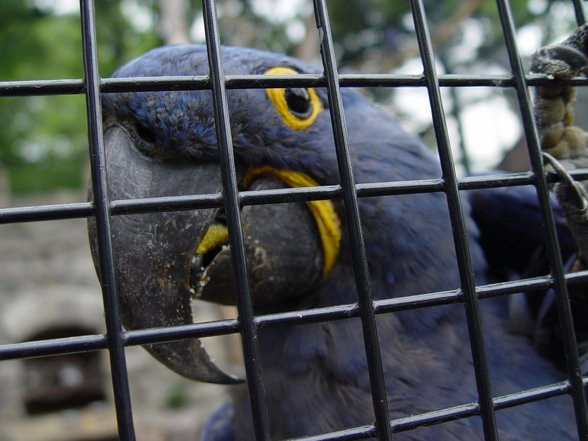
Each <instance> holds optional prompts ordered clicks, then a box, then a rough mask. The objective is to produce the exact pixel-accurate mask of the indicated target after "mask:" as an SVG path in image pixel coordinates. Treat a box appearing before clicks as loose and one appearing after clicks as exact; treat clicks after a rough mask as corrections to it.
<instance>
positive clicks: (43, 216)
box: [0, 0, 588, 441]
mask: <svg viewBox="0 0 588 441" xmlns="http://www.w3.org/2000/svg"><path fill="white" fill-rule="evenodd" d="M572 1H573V4H574V10H575V14H576V20H577V22H578V24H582V23H584V21H585V17H584V13H583V9H582V5H581V0H572ZM410 2H411V7H412V12H413V18H414V23H415V28H416V33H417V38H418V43H419V48H420V51H421V58H422V61H423V66H424V74H423V75H357V74H347V75H344V74H341V75H339V73H338V72H337V65H336V62H335V56H334V50H333V41H332V36H331V30H330V24H329V18H328V14H327V8H326V3H325V0H315V1H314V8H315V17H316V24H317V27H318V29H319V34H320V35H321V43H320V44H321V55H322V61H323V66H324V74H322V75H315V74H304V75H298V76H297V77H296V78H287V77H284V76H279V75H275V76H274V75H272V76H266V75H245V76H239V75H224V72H223V66H222V63H221V56H220V41H219V33H218V28H217V26H218V24H217V17H216V12H215V4H214V0H203V13H204V23H205V33H206V41H207V49H208V60H209V68H210V76H209V77H160V78H155V79H154V78H149V79H146V78H122V79H102V78H100V76H99V72H98V59H97V53H96V35H95V17H94V3H93V0H80V14H81V28H82V29H81V30H82V37H83V63H84V69H85V76H84V78H83V79H80V80H65V79H64V80H43V81H11V82H0V97H1V96H27V95H31V96H32V95H52V94H85V95H86V100H87V119H88V138H89V144H90V159H91V172H92V184H93V191H94V201H95V202H94V203H90V202H86V203H72V204H58V205H43V206H33V207H19V208H4V209H0V224H3V223H16V222H33V221H42V220H58V219H68V218H85V217H91V216H94V217H95V218H96V227H97V238H98V249H99V261H100V262H99V265H100V272H101V274H102V287H103V296H104V310H105V318H106V328H107V333H106V335H85V336H78V337H71V338H60V339H51V340H40V341H32V342H26V343H17V344H7V345H0V361H1V360H10V359H23V358H28V357H38V356H46V355H57V354H67V353H74V352H80V351H93V350H100V349H107V350H108V351H109V353H110V363H111V376H112V380H113V388H114V400H115V407H116V413H117V420H118V427H119V436H120V439H122V440H125V441H126V440H129V441H132V440H134V439H135V431H134V424H133V416H132V407H131V401H130V395H129V382H128V373H127V368H126V360H125V347H126V346H131V345H141V344H147V343H161V342H166V341H172V340H178V339H184V338H201V337H208V336H213V335H222V334H230V333H235V332H240V333H241V335H242V341H243V352H244V358H245V369H246V373H247V378H248V387H249V390H250V396H251V408H252V417H253V419H254V424H253V426H254V428H255V436H256V439H258V440H269V439H270V433H269V422H268V416H267V409H266V406H265V402H264V390H263V381H262V372H261V366H260V364H259V362H257V360H259V356H258V355H259V354H258V352H259V348H258V347H257V343H256V340H257V339H256V338H255V337H256V333H257V330H258V329H259V328H261V327H267V326H276V325H285V324H286V325H287V324H302V323H312V322H319V321H324V320H335V319H341V318H349V317H359V318H361V321H362V324H363V335H364V341H365V347H366V348H371V349H370V350H366V356H367V360H368V368H369V378H370V384H371V390H372V398H373V406H374V414H375V417H376V418H375V423H374V424H371V425H366V426H361V427H355V428H351V429H347V430H342V431H337V432H332V433H328V434H322V435H320V436H313V437H305V438H304V439H305V440H319V439H320V440H348V439H364V438H369V437H377V438H379V439H382V440H386V439H393V437H394V436H393V433H394V432H399V431H405V430H410V429H414V428H417V427H421V426H424V425H431V424H439V423H443V422H446V421H450V420H454V419H456V418H465V417H469V416H473V415H480V416H481V418H482V421H483V430H484V435H485V439H486V440H496V439H498V436H497V429H496V421H495V412H496V411H497V410H500V409H504V408H508V407H512V406H517V405H521V404H524V403H528V402H532V401H535V400H540V399H546V398H549V397H552V396H556V395H562V394H570V395H571V396H572V398H573V403H574V408H575V413H576V422H577V428H578V436H579V439H582V440H588V420H587V415H588V412H587V408H586V397H585V394H584V386H585V384H586V382H588V378H583V377H582V376H581V373H580V372H581V371H580V367H579V366H580V365H579V359H578V352H577V349H576V341H575V334H574V331H573V324H572V317H571V311H570V305H569V301H568V295H567V284H568V283H569V284H573V283H580V282H585V281H586V280H588V271H581V272H576V273H573V274H565V272H564V269H563V266H562V262H561V258H560V252H559V251H560V250H559V245H558V240H557V234H556V230H555V223H554V219H553V214H552V212H551V207H550V199H549V190H548V186H547V178H548V176H546V175H545V173H544V171H543V166H542V161H541V156H540V148H539V143H538V138H537V132H536V128H535V125H534V121H533V116H532V108H531V104H530V99H529V96H528V91H527V90H528V86H530V85H531V86H532V85H544V84H546V82H547V81H548V80H546V79H545V78H542V77H540V76H530V75H525V72H524V70H523V67H522V63H521V58H520V55H519V53H518V50H517V46H516V42H515V37H514V25H513V19H512V15H511V11H510V7H509V4H508V0H496V3H497V7H498V11H499V16H500V20H501V25H502V29H503V33H504V39H505V42H506V47H507V50H508V56H509V61H510V64H511V74H510V75H499V76H496V75H438V74H437V72H436V70H435V65H434V57H433V51H432V46H431V38H430V35H429V30H428V27H427V21H426V16H425V8H424V6H423V1H422V0H410ZM573 83H575V84H578V85H582V84H586V80H577V79H576V80H573ZM350 86H355V87H373V86H397V87H398V86H421V87H426V89H427V91H428V94H429V100H430V106H431V111H432V115H433V124H434V130H435V135H436V139H437V145H438V149H439V157H440V160H441V166H442V172H443V174H442V178H440V179H425V180H418V181H401V182H393V183H390V182H386V183H369V184H355V182H354V178H353V173H352V168H351V163H350V158H349V146H348V139H347V129H346V124H345V116H344V113H343V106H342V100H341V94H340V88H341V87H350ZM472 86H494V87H508V88H514V89H515V92H516V96H517V99H518V104H519V107H520V114H521V117H522V121H523V126H524V130H525V134H526V137H527V142H528V145H529V156H530V159H531V164H532V171H531V172H528V173H518V174H510V175H500V176H486V177H468V178H463V179H458V178H457V176H456V172H455V168H454V163H453V158H452V154H451V150H450V144H449V139H448V134H447V128H446V123H445V115H444V111H443V105H442V100H441V94H440V88H441V87H472ZM248 87H249V88H266V87H326V88H327V90H328V94H329V103H330V110H331V117H332V126H333V133H334V136H335V143H336V151H337V158H338V166H339V174H340V177H341V183H340V185H333V186H321V187H313V188H295V189H280V190H272V191H271V192H267V191H249V192H246V193H239V191H238V190H237V181H236V174H235V164H234V158H233V155H232V140H231V136H230V125H229V115H228V107H227V102H226V89H234V88H248ZM191 89H210V90H212V93H213V97H214V117H215V121H216V122H217V124H216V130H217V138H218V144H219V149H220V153H221V161H220V162H221V169H222V182H223V190H224V191H223V194H224V198H223V197H222V196H219V195H191V196H181V197H159V198H149V199H141V200H124V201H122V200H119V201H116V200H113V201H111V200H109V199H108V196H107V186H106V176H105V158H104V150H103V147H104V146H103V139H102V122H101V109H100V100H99V97H100V93H107V92H110V93H114V92H123V91H126V92H128V91H146V90H191ZM572 174H573V175H574V176H575V177H576V178H579V179H588V172H586V171H584V172H582V170H579V171H575V172H573V173H572ZM527 184H531V185H535V187H536V188H537V193H538V195H539V202H540V207H541V213H542V216H543V221H544V223H545V227H546V228H545V229H546V234H547V251H548V257H549V263H550V275H549V276H544V277H536V278H533V279H523V280H517V281H513V282H506V283H499V284H491V285H484V286H476V285H475V281H474V277H473V272H472V265H471V262H470V258H469V251H468V243H467V234H466V228H465V224H464V217H463V211H462V207H461V202H460V198H459V192H460V190H465V189H475V188H491V187H499V186H515V185H527ZM425 192H445V193H446V195H447V200H448V204H449V211H450V220H451V225H452V230H453V238H454V242H455V248H456V256H457V260H458V265H459V269H460V279H461V289H460V290H457V291H444V292H436V293H427V294H420V295H412V296H407V297H401V298H392V299H384V300H377V301H374V300H373V299H372V293H371V286H370V281H369V273H368V267H367V261H366V255H365V249H364V247H363V245H362V244H363V239H362V230H361V225H360V220H359V211H358V204H357V198H358V197H370V196H383V195H397V194H412V193H425ZM286 198H287V200H288V201H309V200H320V199H332V198H342V199H343V200H344V202H345V204H344V206H345V216H346V222H347V224H348V225H349V234H350V242H351V247H352V258H353V268H354V275H355V280H356V284H357V290H358V293H359V302H358V304H357V305H340V306H334V307H328V308H318V309H312V310H306V311H296V312H282V313H276V314H267V315H260V316H255V315H254V313H253V308H252V304H251V301H250V298H249V293H248V290H249V288H248V283H247V271H246V267H245V254H244V248H243V237H242V233H241V228H240V214H239V207H240V206H241V205H250V204H257V203H277V202H283V201H284V200H285V199H286ZM220 206H224V207H225V210H226V216H227V224H228V228H229V232H230V237H229V240H230V247H231V250H232V252H231V258H232V263H233V268H235V277H236V280H237V287H238V290H239V293H238V296H237V297H238V299H239V303H238V305H237V307H238V312H239V319H238V320H235V319H232V320H221V321H215V322H207V323H197V324H192V325H185V326H177V327H170V328H162V329H145V330H135V331H127V332H124V331H123V330H122V328H121V325H120V319H119V312H118V306H117V302H116V295H117V294H116V288H115V287H116V283H115V275H114V264H113V255H112V244H111V237H110V226H109V219H110V216H115V215H124V214H131V213H144V212H153V211H166V210H185V209H197V208H212V207H220ZM548 287H555V288H556V289H557V290H558V292H559V293H560V295H559V296H557V299H558V314H559V319H560V322H561V327H562V334H563V335H562V337H563V341H564V351H565V355H566V360H567V365H566V369H567V379H566V380H564V381H562V382H560V383H555V384H548V385H544V386H542V387H538V388H535V389H532V390H526V391H522V392H519V393H514V394H510V395H508V396H499V397H493V396H492V394H491V390H490V382H489V374H488V365H487V362H486V356H485V351H484V344H483V338H482V334H483V332H482V326H481V323H480V314H479V305H478V303H479V300H481V299H484V298H488V297H492V296H499V295H508V294H513V293H517V292H520V291H523V290H533V289H546V288H548ZM455 302H462V303H463V304H464V306H465V311H466V316H467V323H468V330H469V336H470V345H471V350H472V355H473V360H474V369H475V376H476V384H477V389H478V397H479V399H478V402H474V403H469V404H462V405H457V406H455V407H451V408H446V409H441V410H438V411H433V412H427V413H424V414H420V415H415V416H410V417H405V418H400V419H394V420H389V416H388V408H387V400H386V391H385V387H384V373H383V370H382V363H381V356H380V353H379V343H378V336H377V330H376V321H375V317H376V315H377V314H379V313H388V312H393V311H401V310H405V309H412V308H421V307H430V306H436V305H443V304H448V303H455Z"/></svg>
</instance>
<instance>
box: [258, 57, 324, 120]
mask: <svg viewBox="0 0 588 441" xmlns="http://www.w3.org/2000/svg"><path fill="white" fill-rule="evenodd" d="M297 74H298V72H296V71H295V70H293V69H290V68H287V67H272V68H271V69H270V70H268V71H267V72H266V73H265V75H297ZM295 90H298V91H299V92H302V93H304V94H308V95H307V96H305V97H303V98H301V94H300V93H294V94H292V91H295ZM266 92H267V96H268V97H269V99H270V100H271V102H272V103H273V105H274V107H275V108H276V110H277V111H278V113H279V114H280V116H281V117H282V120H283V121H284V124H286V125H287V126H288V127H290V128H291V129H293V130H302V129H306V128H307V127H308V126H310V125H311V124H312V123H313V122H314V120H315V119H316V117H317V115H318V114H319V113H320V112H321V111H322V110H323V106H322V105H321V100H320V99H319V97H318V95H317V94H316V92H315V91H314V89H311V88H308V89H266ZM290 97H293V98H294V99H298V100H299V99H304V100H308V104H309V106H310V107H309V108H308V109H307V110H306V111H305V112H304V113H303V114H300V113H299V114H298V115H296V114H295V113H293V111H292V110H291V108H290V106H289V104H288V101H289V98H290ZM305 104H306V103H305Z"/></svg>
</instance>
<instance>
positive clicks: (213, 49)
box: [202, 0, 270, 441]
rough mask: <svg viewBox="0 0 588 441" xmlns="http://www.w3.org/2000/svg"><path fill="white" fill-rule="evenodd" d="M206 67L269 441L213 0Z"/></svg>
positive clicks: (255, 397)
mask: <svg viewBox="0 0 588 441" xmlns="http://www.w3.org/2000/svg"><path fill="white" fill-rule="evenodd" d="M202 7H203V14H204V25H205V32H206V47H207V51H208V65H209V71H210V74H209V75H210V79H211V87H212V94H213V104H214V122H215V127H216V136H217V144H218V149H219V155H220V164H221V175H222V184H223V192H224V203H225V212H226V215H227V226H228V229H229V246H230V249H231V263H232V265H233V272H234V277H235V281H236V289H237V293H236V295H237V310H238V311H239V319H238V320H239V325H240V329H241V339H242V345H243V356H244V358H245V371H246V373H247V382H248V387H249V399H250V403H251V412H252V416H253V429H254V432H255V439H257V440H261V441H264V440H269V439H270V429H269V418H268V414H267V406H266V404H265V391H264V387H263V377H262V369H261V359H260V354H259V346H258V344H257V329H256V327H255V323H254V320H253V305H252V302H251V296H250V292H249V281H248V276H247V262H246V258H245V248H244V242H243V232H242V230H241V215H240V211H239V193H238V190H237V184H238V183H237V173H236V171H235V159H234V157H233V141H232V137H231V125H230V119H229V108H228V104H227V95H226V89H225V76H224V69H223V62H222V54H221V46H220V38H219V32H218V24H217V17H216V9H215V3H214V0H203V1H202Z"/></svg>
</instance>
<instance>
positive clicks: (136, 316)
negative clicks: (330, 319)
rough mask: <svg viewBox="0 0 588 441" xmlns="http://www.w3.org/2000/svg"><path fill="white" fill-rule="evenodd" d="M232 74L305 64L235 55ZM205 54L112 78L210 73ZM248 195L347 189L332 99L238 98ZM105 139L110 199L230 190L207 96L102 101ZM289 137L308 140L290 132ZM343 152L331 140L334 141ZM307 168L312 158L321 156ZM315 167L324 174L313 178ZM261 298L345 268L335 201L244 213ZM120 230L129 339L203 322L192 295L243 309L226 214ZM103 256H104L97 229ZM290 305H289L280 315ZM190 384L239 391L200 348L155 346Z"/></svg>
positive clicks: (149, 95)
mask: <svg viewBox="0 0 588 441" xmlns="http://www.w3.org/2000/svg"><path fill="white" fill-rule="evenodd" d="M224 51H225V57H226V58H225V63H226V64H225V66H224V67H225V71H226V72H227V73H253V74H267V75H272V74H297V73H300V72H306V71H308V66H305V65H302V63H300V62H298V61H296V60H294V59H291V58H288V57H285V56H282V57H279V58H278V57H276V55H275V54H270V53H264V52H261V51H248V50H243V49H235V48H224ZM207 74H208V62H207V55H206V48H205V47H202V46H174V47H164V48H160V49H155V50H153V51H151V52H148V53H147V54H145V55H143V56H142V57H140V58H138V59H136V60H134V61H132V62H130V63H128V64H127V65H125V66H123V67H121V68H120V69H119V70H118V71H117V72H116V73H115V74H114V76H115V77H132V76H142V77H150V76H162V75H192V76H193V75H207ZM227 95H228V103H229V111H230V115H231V128H232V132H233V133H232V135H233V144H234V155H235V160H236V166H237V175H238V179H239V182H240V189H241V190H266V189H277V188H284V187H303V186H316V185H319V184H318V182H319V181H320V182H322V183H324V182H330V183H334V182H336V181H337V177H336V174H332V173H329V171H330V170H336V168H335V167H333V164H332V163H331V164H329V162H332V161H334V160H335V157H334V156H333V155H331V156H329V155H324V154H320V155H319V152H320V151H323V150H325V145H323V144H322V142H324V140H325V136H324V134H323V135H321V136H317V133H321V132H326V133H329V131H330V129H329V127H328V126H327V125H326V124H328V117H326V115H325V113H326V112H325V107H326V96H325V94H324V91H315V90H313V89H304V88H290V89H268V90H264V89H257V90H255V89H251V90H238V91H233V90H229V91H228V94H227ZM102 106H103V125H104V142H105V149H106V162H107V164H106V166H107V176H108V189H109V198H110V199H111V200H120V199H135V198H151V197H165V196H181V195H198V194H214V195H217V194H220V193H222V185H221V174H220V167H219V165H218V150H217V139H216V133H215V121H214V117H213V114H212V94H211V92H210V91H209V90H195V91H172V92H139V93H117V94H104V95H103V97H102ZM292 132H298V133H302V132H304V134H305V136H297V137H296V136H294V137H293V136H291V133H292ZM330 143H331V145H332V140H331V141H330ZM310 158H313V159H312V160H311V159H310ZM310 161H312V163H313V176H310V175H309V174H308V173H306V172H304V171H303V170H306V169H307V168H308V167H307V166H306V164H308V163H309V162H310ZM241 219H242V225H243V231H244V243H245V252H246V257H247V264H248V275H249V280H250V283H251V294H252V302H253V304H254V306H255V307H256V308H257V309H266V310H268V309H269V310H275V309H278V308H283V305H285V304H288V303H289V302H293V301H296V299H297V298H299V297H301V296H304V295H305V293H307V292H308V291H309V289H310V288H312V287H313V286H314V285H316V284H318V283H320V281H321V279H322V278H323V277H325V276H326V275H328V273H329V271H330V269H331V268H332V266H333V265H334V263H335V260H336V258H337V254H338V249H339V241H340V225H339V220H338V215H337V213H336V211H335V206H334V204H333V203H332V202H331V201H311V202H308V203H307V204H305V203H282V204H273V205H252V206H245V207H243V209H242V212H241ZM111 231H112V240H113V248H114V255H115V262H116V263H115V265H116V268H115V270H116V274H117V283H118V286H117V288H118V293H119V304H120V310H121V317H122V321H123V324H124V326H125V327H126V328H127V329H142V328H152V327H158V326H173V325H182V324H187V323H192V308H191V299H192V298H197V299H202V300H209V301H213V302H217V303H223V304H235V286H234V280H233V271H232V267H231V261H230V251H229V246H228V243H229V240H228V229H227V226H226V219H225V215H224V210H223V208H222V207H214V208H210V209H198V210H194V209H192V210H183V211H173V212H162V213H146V214H133V215H124V216H113V217H112V219H111ZM90 235H91V238H92V239H91V244H92V247H93V254H94V256H95V257H96V256H97V250H96V245H95V240H94V239H93V238H94V237H95V234H94V225H93V221H90ZM280 305H281V306H280ZM146 348H147V349H148V350H149V351H150V352H151V353H152V354H153V355H154V356H155V357H156V358H157V359H158V360H160V361H161V362H163V363H164V364H166V365H167V366H168V367H170V368H171V369H173V370H174V371H176V372H178V373H179V374H181V375H184V376H186V377H189V378H193V379H197V380H203V381H209V382H218V383H231V382H235V381H236V380H235V379H234V378H233V377H231V376H228V375H226V374H224V373H223V372H221V371H220V370H219V369H218V368H217V367H216V366H215V365H214V364H213V363H212V361H211V360H209V359H208V356H207V355H206V352H205V350H204V349H203V348H202V346H201V344H200V342H199V341H198V340H186V341H178V342H171V343H167V344H158V345H149V346H146Z"/></svg>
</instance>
